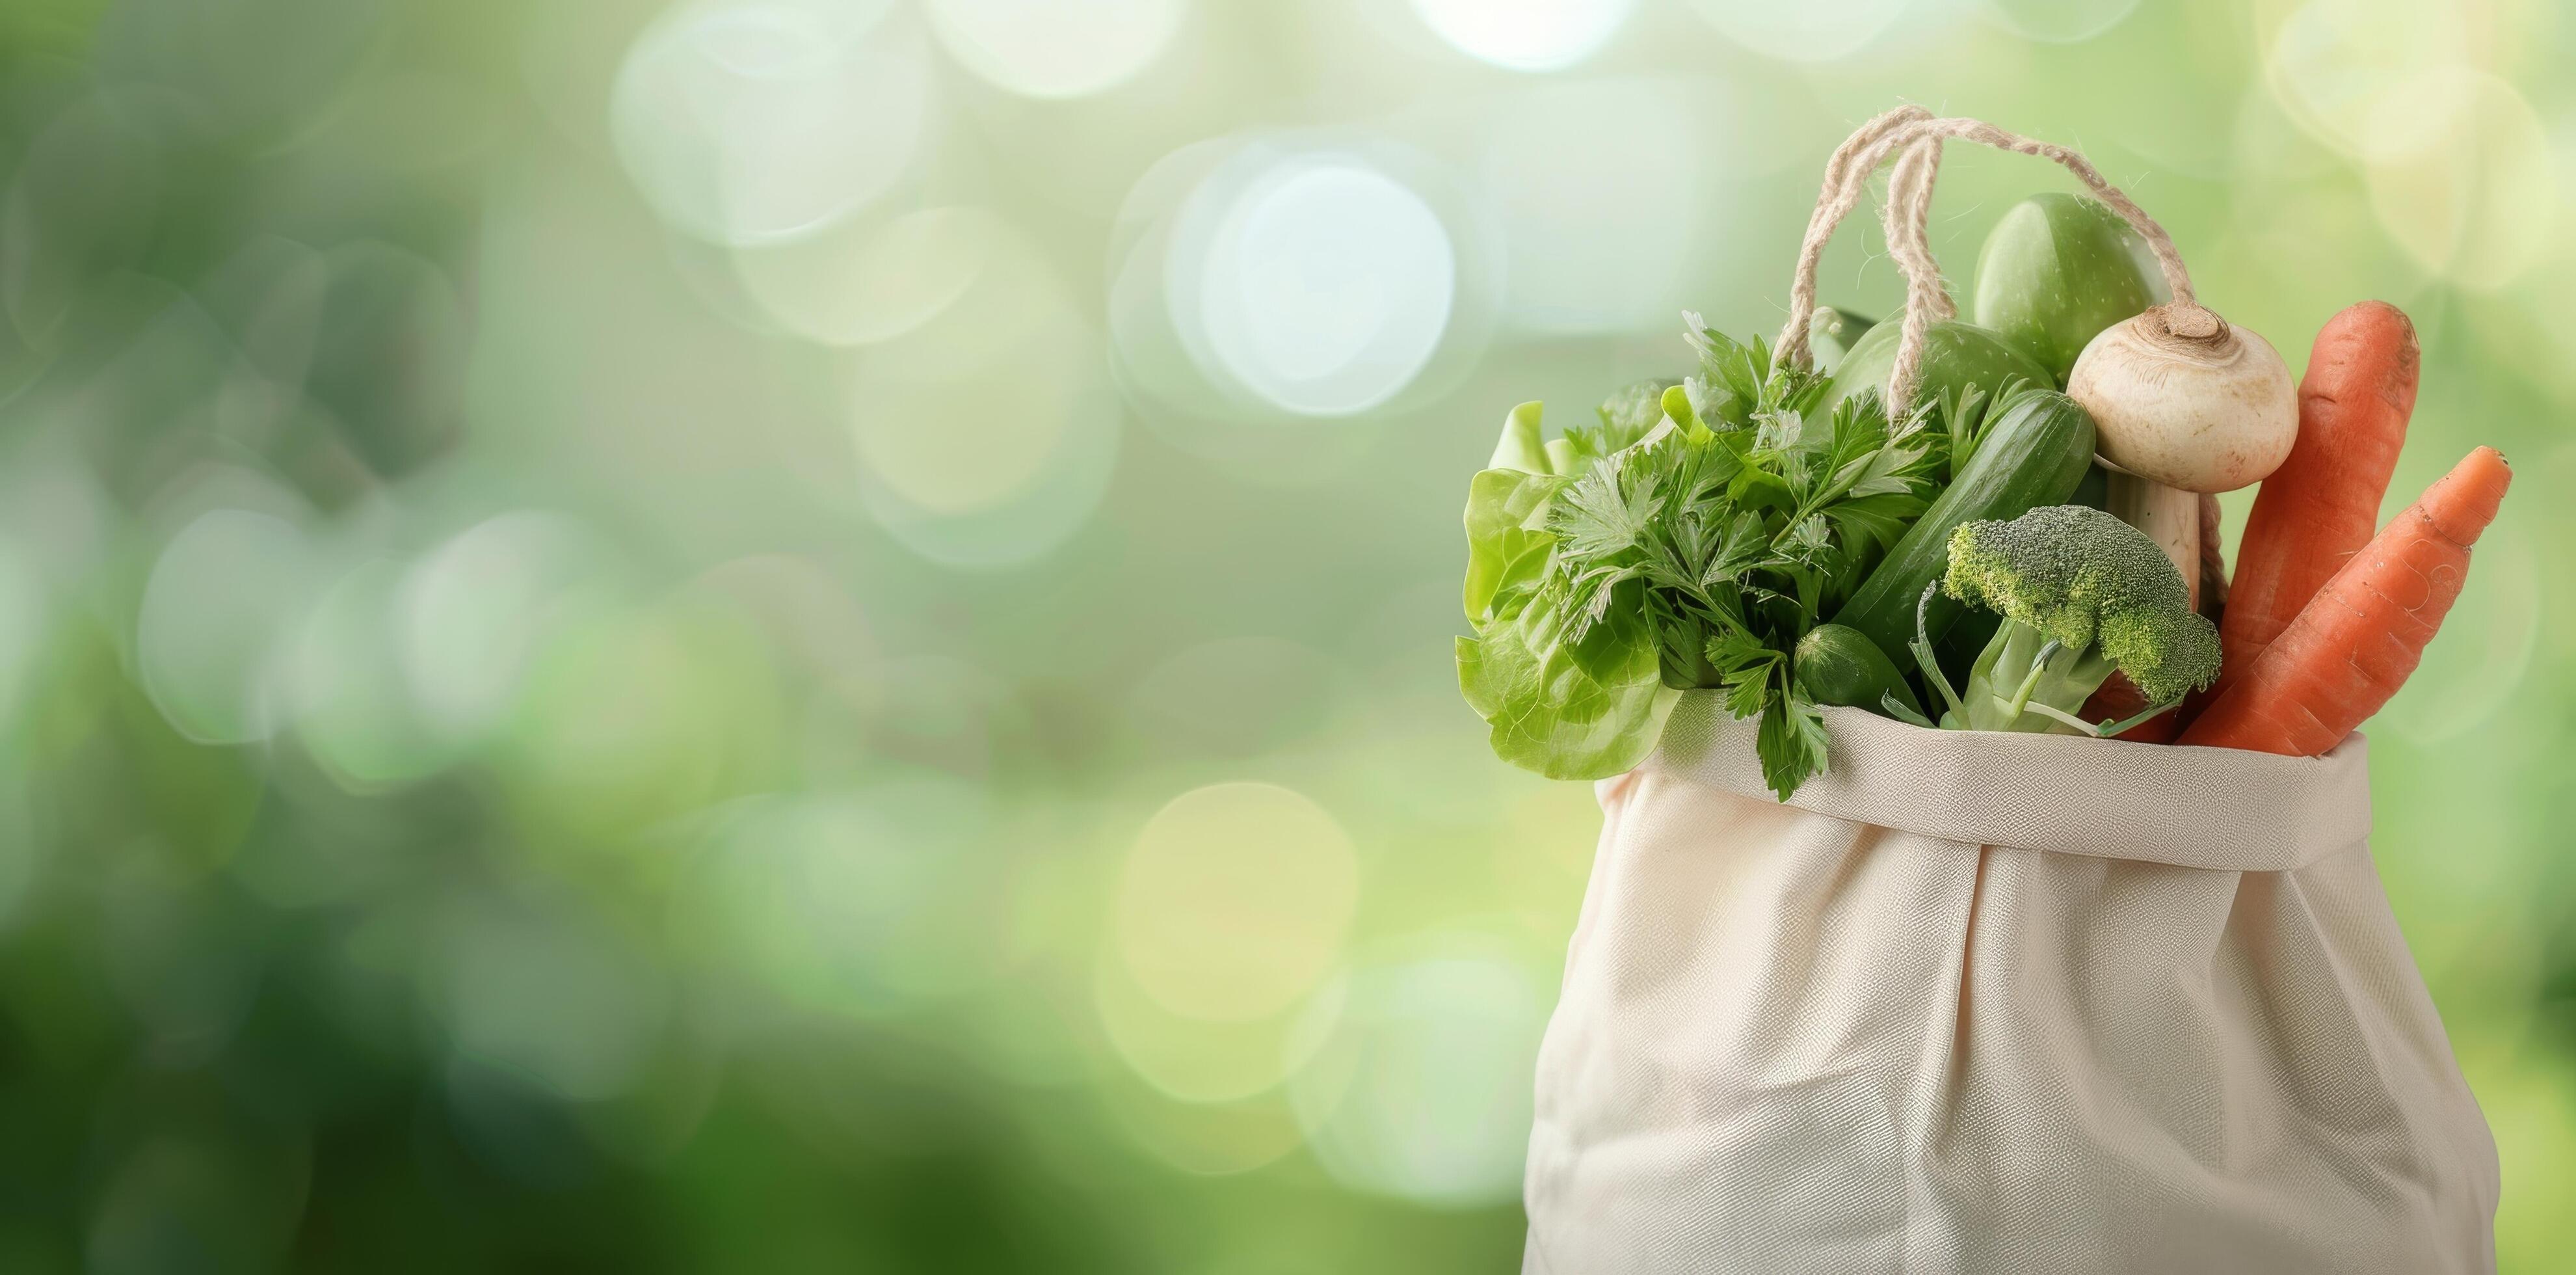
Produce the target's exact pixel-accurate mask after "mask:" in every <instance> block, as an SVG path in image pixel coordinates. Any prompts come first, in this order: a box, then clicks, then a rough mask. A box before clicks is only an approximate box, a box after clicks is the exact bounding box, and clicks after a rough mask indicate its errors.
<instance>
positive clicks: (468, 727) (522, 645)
mask: <svg viewBox="0 0 2576 1275" xmlns="http://www.w3.org/2000/svg"><path fill="white" fill-rule="evenodd" d="M599 568H600V564H599V563H598V562H596V561H595V558H594V555H593V554H592V553H591V551H590V545H589V537H588V535H587V534H586V533H585V532H584V531H583V530H582V528H581V527H580V525H579V524H577V523H574V522H573V521H572V520H570V519H569V518H566V517H564V516H562V515H560V514H552V513H541V512H535V511H520V512H514V513H506V514H501V515H499V516H497V517H494V518H490V519H487V520H485V521H483V522H480V523H477V524H475V525H474V526H472V527H468V528H467V529H465V530H464V531H461V532H458V533H457V534H456V535H455V536H453V537H451V538H449V539H448V540H447V541H446V542H445V543H442V544H440V545H439V546H437V547H436V548H434V549H432V550H431V551H430V552H429V553H427V554H426V555H424V556H422V558H421V559H420V561H419V562H417V563H415V564H414V565H413V567H412V568H411V571H410V572H409V574H408V575H406V576H405V577H404V579H403V583H402V586H401V589H400V591H399V594H398V595H397V597H396V599H395V601H394V611H395V614H394V618H393V629H394V635H393V645H394V650H395V653H396V654H397V655H398V656H399V657H400V659H401V661H402V668H403V674H404V678H405V680H406V682H407V683H408V684H409V687H410V691H411V696H412V699H413V700H414V702H416V703H417V704H418V706H419V711H420V712H421V714H422V716H423V718H424V719H425V720H426V722H427V724H428V725H429V727H430V728H431V729H433V730H434V731H436V732H437V733H438V734H439V736H440V737H442V738H445V739H448V740H452V741H457V742H468V741H472V740H475V739H478V738H481V737H482V736H483V735H485V734H486V733H488V732H489V731H491V730H492V728H493V727H494V726H496V725H498V724H499V723H500V722H501V720H502V719H503V717H505V716H506V715H507V714H508V713H509V711H510V709H511V707H512V705H514V704H515V703H516V702H517V699H518V695H519V691H520V688H521V684H522V681H523V679H524V677H525V675H526V673H527V668H528V662H529V660H530V658H531V656H532V655H533V653H534V652H535V650H536V647H537V643H538V640H539V638H540V637H541V636H542V635H543V632H544V629H545V627H546V625H547V624H548V623H549V622H550V621H551V620H552V619H553V618H555V617H558V616H560V615H561V614H562V613H563V612H564V611H565V610H566V608H567V606H568V605H569V603H570V601H571V599H572V598H574V597H577V596H578V590H577V589H575V587H574V586H575V585H576V583H577V582H578V581H580V580H581V579H582V578H584V576H585V575H586V574H588V573H591V572H595V571H597V570H599Z"/></svg>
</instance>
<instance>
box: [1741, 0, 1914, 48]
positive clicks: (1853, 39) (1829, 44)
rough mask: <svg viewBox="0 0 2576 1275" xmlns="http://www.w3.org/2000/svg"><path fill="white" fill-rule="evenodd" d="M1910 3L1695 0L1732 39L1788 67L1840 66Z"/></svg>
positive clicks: (1906, 0)
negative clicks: (1795, 64) (1808, 64)
mask: <svg viewBox="0 0 2576 1275" xmlns="http://www.w3.org/2000/svg"><path fill="white" fill-rule="evenodd" d="M1908 3H1909V0H1799V2H1798V3H1795V4H1781V3H1779V2H1778V0H1692V5H1693V7H1695V8H1697V9H1698V10H1699V15H1700V16H1701V17H1702V18H1705V19H1707V20H1708V24H1709V25H1710V26H1713V27H1716V28H1717V29H1718V31H1719V33H1720V34H1723V35H1724V36H1725V37H1726V38H1727V39H1730V40H1733V41H1735V42H1736V43H1737V44H1740V45H1743V46H1744V47H1745V48H1748V49H1751V50H1753V51H1754V52H1756V53H1759V54H1761V55H1763V56H1764V57H1769V58H1777V59H1779V60H1781V61H1783V62H1834V61H1839V60H1841V59H1843V58H1846V57H1849V56H1851V55H1852V54H1854V53H1858V52H1860V51H1861V50H1862V49H1863V48H1866V47H1867V46H1868V45H1869V43H1870V42H1871V41H1873V40H1875V39H1877V38H1878V37H1879V35H1880V34H1882V33H1883V32H1885V31H1886V30H1887V29H1888V27H1890V26H1892V25H1894V24H1895V22H1896V19H1897V17H1898V16H1899V15H1901V14H1903V13H1904V12H1905V9H1906V7H1907V4H1908Z"/></svg>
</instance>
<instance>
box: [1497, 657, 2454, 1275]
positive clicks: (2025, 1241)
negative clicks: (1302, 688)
mask: <svg viewBox="0 0 2576 1275" xmlns="http://www.w3.org/2000/svg"><path fill="white" fill-rule="evenodd" d="M1825 720H1826V728H1827V732H1828V734H1829V736H1830V739H1831V744H1830V748H1831V753H1832V769H1831V770H1830V771H1828V772H1827V773H1825V774H1823V775H1820V776H1817V777H1816V778H1813V779H1811V780H1809V781H1808V782H1807V783H1806V785H1805V786H1804V787H1802V788H1800V789H1799V790H1798V793H1797V795H1796V796H1795V797H1794V798H1793V799H1792V800H1791V801H1790V802H1788V803H1787V804H1785V805H1784V804H1782V803H1780V802H1778V801H1777V800H1775V799H1774V798H1773V797H1772V796H1771V794H1770V793H1769V792H1768V791H1767V790H1766V789H1765V788H1764V786H1763V782H1762V773H1761V768H1760V766H1759V764H1758V763H1757V762H1756V760H1755V757H1754V751H1753V736H1754V730H1755V724H1754V723H1753V722H1750V721H1744V722H1738V721H1733V720H1730V719H1728V718H1727V717H1726V716H1725V713H1724V710H1723V709H1722V708H1721V707H1720V706H1719V705H1718V704H1717V702H1716V700H1715V697H1714V696H1712V695H1710V694H1707V693H1693V694H1691V695H1689V696H1686V697H1685V699H1684V701H1683V703H1682V704H1681V705H1680V706H1679V707H1678V708H1677V709H1676V710H1675V712H1674V715H1673V718H1672V721H1671V724H1670V725H1669V726H1668V727H1667V729H1666V732H1665V735H1664V739H1663V743H1662V746H1661V748H1660V750H1659V751H1658V752H1657V753H1656V754H1655V755H1654V756H1653V757H1652V758H1651V759H1650V760H1649V761H1648V762H1647V763H1646V764H1645V765H1644V766H1642V767H1640V768H1639V769H1638V770H1636V771H1634V772H1632V773H1630V774H1627V775H1623V776H1621V777H1619V778H1616V779H1609V780H1604V781H1602V782H1601V783H1600V784H1599V786H1598V792H1599V796H1600V800H1601V806H1602V810H1603V812H1604V815H1605V823H1604V825H1603V828H1602V834H1601V843H1600V850H1599V853H1598V856H1597V857H1596V858H1595V860H1594V862H1593V867H1592V877H1591V883H1590V885H1589V886H1588V888H1587V890H1586V892H1585V895H1584V900H1583V910H1582V915H1581V920H1580V922H1579V923H1578V925H1577V927H1576V929H1575V933H1574V938H1573V942H1572V945H1571V947H1570V948H1569V950H1568V953H1567V960H1566V972H1565V984H1564V992H1563V996H1562V999H1561V1001H1560V1002H1559V1004H1558V1007H1557V1009H1556V1012H1555V1015H1554V1017H1553V1018H1552V1019H1551V1020H1550V1022H1549V1024H1548V1028H1547V1034H1546V1038H1545V1041H1544V1043H1543V1045H1542V1046H1541V1048H1540V1053H1539V1061H1538V1071H1537V1106H1536V1122H1535V1125H1534V1127H1533V1129H1532V1132H1531V1135H1530V1149H1529V1165H1528V1176H1527V1183H1526V1193H1525V1194H1526V1202H1527V1205H1528V1210H1529V1227H1530V1230H1529V1239H1528V1246H1527V1256H1526V1258H1525V1260H1524V1267H1523V1269H1524V1270H1525V1271H1530V1272H1541V1271H1544V1272H1563V1273H1568V1275H1570V1273H1573V1272H1614V1271H1693V1272H1699V1271H1759V1272H1776V1273H1787V1272H1801V1271H1819V1272H1822V1271H1832V1272H1860V1271H1934V1272H1949V1271H2042V1272H2088V1271H2106V1272H2107V1271H2123V1272H2125V1271H2155V1272H2167V1271H2170V1272H2236V1271H2243V1272H2263V1273H2266V1275H2287V1273H2292V1272H2311V1271H2313V1272H2320V1273H2323V1272H2335V1273H2337V1275H2352V1273H2354V1272H2375V1271H2388V1272H2409V1273H2410V1275H2420V1273H2424V1272H2460V1271H2489V1270H2492V1269H2493V1268H2494V1264H2495V1256H2494V1239H2493V1222H2494V1215H2495V1207H2496V1195H2497V1174H2496V1153H2495V1144H2494V1142H2493V1140H2492V1139H2491V1137H2490V1135H2489V1133H2488V1130H2487V1125H2486V1122H2485V1120H2484V1118H2483V1117H2482V1116H2481V1115H2480V1113H2479V1111H2478V1107H2477V1103H2476V1101H2475V1100H2474V1099H2473V1098H2471V1096H2470V1094H2469V1091H2468V1087H2467V1085H2466V1084H2465V1083H2464V1082H2463V1081H2462V1080H2461V1078H2460V1072H2459V1068H2458V1065H2457V1064H2456V1063H2455V1062H2454V1061H2453V1059H2452V1056H2451V1050H2450V1045H2449V1042H2448V1040H2447V1039H2446V1038H2445V1037H2444V1035H2443V1032H2442V1024H2441V1020H2440V1018H2439V1017H2438V1016H2437V1015H2436V1014H2435V1012H2434V1009H2433V1004H2432V1001H2431V999H2430V998H2429V997H2428V996H2427V995H2426V993H2425V990H2424V984H2423V981H2422V979H2421V978H2420V977H2419V976H2418V974H2417V972H2416V969H2415V965H2414V962H2413V960H2412V958H2411V957H2410V956H2409V955H2408V953H2407V950H2406V942H2405V939H2404V937H2403V936H2402V935H2400V934H2399V932H2398V929H2397V923H2396V920H2395V919H2394V917H2392V916H2391V914H2390V912H2389V907H2388V901H2387V898H2386V896H2385V894H2384V893H2383V892H2382V890H2381V888H2380V883H2379V877H2378V874H2377V871H2376V869H2375V868H2374V867H2373V865H2372V861H2371V856H2370V849H2369V846H2368V844H2367V835H2368V832H2369V827H2370V790H2369V769H2368V765H2367V762H2366V760H2365V752H2366V748H2365V744H2364V741H2363V739H2362V737H2361V736H2359V735H2355V736H2354V737H2353V738H2352V739H2350V740H2349V741H2347V742H2346V743H2345V744H2343V746H2341V747H2339V748H2337V749H2336V750H2335V751H2334V752H2332V753H2330V754H2328V755H2326V756H2324V757H2321V758H2288V757H2275V756H2270V755H2266V754H2257V753H2248V752H2241V751H2236V750H2229V749H2212V748H2184V747H2178V746H2167V745H2152V744H2133V743H2125V742H2121V741H2118V740H2096V739H2085V738H2077V737H2071V736H2056V735H2025V734H2007V733H1994V732H1968V731H1938V730H1925V729H1922V728H1920V727H1915V726H1909V725H1906V724H1904V723H1902V722H1895V721H1889V720H1887V719H1885V718H1881V717H1877V716H1875V715H1872V714H1870V713H1866V712H1863V711H1860V710H1858V709H1849V708H1832V709H1827V710H1825Z"/></svg>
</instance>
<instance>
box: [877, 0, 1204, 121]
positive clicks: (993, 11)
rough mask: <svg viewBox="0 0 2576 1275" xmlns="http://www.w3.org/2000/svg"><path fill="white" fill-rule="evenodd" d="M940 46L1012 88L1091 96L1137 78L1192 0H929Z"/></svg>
mask: <svg viewBox="0 0 2576 1275" xmlns="http://www.w3.org/2000/svg"><path fill="white" fill-rule="evenodd" d="M923 12H924V14H925V15H926V16H927V17H928V18H929V20H930V29H931V32H932V33H933V34H934V35H936V36H937V37H938V39H939V43H940V46H941V47H942V48H944V49H946V50H947V51H948V56H950V57H952V58H954V59H956V60H957V63H958V64H959V65H960V66H963V67H965V68H966V69H967V70H968V71H971V72H973V73H974V74H975V76H976V77H977V78H979V79H982V80H984V81H986V82H987V83H990V84H992V85H993V86H994V87H996V88H999V89H1002V90H1004V91H1006V92H1010V93H1016V94H1019V95H1020V96H1022V97H1033V98H1075V97H1088V96H1091V95H1092V94H1095V93H1103V92H1107V91H1108V90H1110V89H1113V88H1116V87H1117V86H1119V85H1121V84H1124V83H1126V82H1127V81H1129V80H1132V79H1134V78H1135V77H1136V76H1137V75H1138V74H1140V73H1142V72H1143V71H1144V70H1145V69H1146V68H1147V67H1149V66H1151V65H1153V63H1154V62H1155V60H1156V59H1158V58H1160V57H1161V56H1162V55H1163V53H1164V52H1165V51H1166V50H1167V49H1169V48H1170V47H1171V44H1172V40H1173V38H1174V37H1175V36H1177V35H1179V34H1180V30H1181V24H1182V23H1183V22H1184V21H1185V20H1186V19H1187V18H1188V17H1189V5H1188V3H1187V0H924V4H923Z"/></svg>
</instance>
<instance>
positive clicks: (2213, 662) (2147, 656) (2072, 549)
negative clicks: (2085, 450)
mask: <svg viewBox="0 0 2576 1275" xmlns="http://www.w3.org/2000/svg"><path fill="white" fill-rule="evenodd" d="M1934 587H1936V586H1926V587H1925V588H1924V590H1923V601H1924V602H1929V601H1930V600H1931V596H1932V589H1933V588H1934ZM1937 587H1938V588H1940V589H1941V590H1942V591H1944V592H1946V593H1948V594H1949V595H1950V596H1951V597H1953V598H1957V599H1958V600H1960V601H1962V602H1966V603H1968V604H1970V605H1973V606H1981V607H1984V608H1986V609H1987V610H1989V611H1993V612H1995V613H1996V614H1997V615H2000V616H2002V617H2003V624H2002V625H2001V626H2000V627H1998V628H1997V629H1996V630H1995V636H1994V640H1993V641H1991V642H1988V643H1987V644H1986V649H1985V650H1984V651H1982V652H1980V653H1979V654H1978V656H1977V661H1976V663H1975V664H1974V665H1971V666H1970V668H1969V671H1968V688H1967V692H1966V693H1965V694H1964V695H1962V694H1959V693H1957V692H1955V691H1953V690H1952V689H1951V687H1950V683H1949V680H1948V679H1947V678H1944V677H1943V676H1942V675H1941V668H1940V665H1939V664H1938V663H1936V662H1935V661H1934V660H1933V658H1932V650H1931V643H1930V641H1929V640H1928V639H1927V638H1925V637H1924V636H1923V635H1922V634H1921V633H1920V631H1919V630H1920V628H1921V625H1920V622H1919V620H1918V623H1917V629H1918V634H1917V640H1916V642H1915V648H1916V649H1915V652H1914V658H1915V662H1916V663H1917V664H1919V665H1921V666H1922V668H1923V675H1924V677H1925V678H1926V679H1927V680H1928V681H1930V682H1931V683H1932V687H1933V689H1934V690H1936V691H1938V692H1939V693H1940V696H1941V699H1942V700H1943V702H1944V703H1946V704H1947V705H1948V706H1949V711H1947V712H1945V713H1944V714H1942V717H1941V725H1942V726H1944V727H1947V728H1950V729H1954V730H2018V731H2049V730H2058V729H2061V728H2062V729H2071V730H2074V731H2077V732H2079V733H2082V734H2087V735H2116V734H2119V733H2120V732H2121V731H2124V730H2127V729H2128V728H2130V727H2131V726H2134V725H2136V724H2137V723H2138V722H2141V721H2144V720H2145V719H2147V718H2149V717H2153V716H2155V715H2156V714H2158V713H2161V712H2164V711H2165V710H2167V709H2169V708H2172V707H2173V706H2174V705H2175V704H2176V703H2179V702H2180V701H2181V700H2182V697H2183V696H2185V695H2187V694H2189V693H2191V692H2192V691H2194V690H2197V689H2200V688H2202V687H2205V686H2208V685H2209V684H2210V683H2211V682H2213V681H2215V680H2217V677H2218V629H2217V627H2216V626H2215V625H2212V624H2211V623H2210V622H2209V621H2208V620H2206V619H2204V618H2202V617H2201V616H2200V615H2199V614H2197V613H2196V612H2194V611H2193V610H2192V607H2191V589H2190V587H2189V586H2187V585H2185V584H2184V583H2183V579H2182V573H2181V572H2179V571H2177V570H2175V569H2174V565H2173V561H2172V560H2171V559H2169V558H2167V557H2165V554H2164V551H2163V550H2162V549H2160V548H2158V547H2157V546H2156V542H2155V541H2154V540H2151V539H2149V538H2148V536H2147V534H2146V533H2145V532H2142V531H2140V530H2138V529H2137V528H2135V527H2132V526H2130V525H2129V524H2127V523H2125V522H2122V521H2120V520H2119V519H2117V518H2114V517H2112V516H2111V515H2109V514H2107V513H2104V512H2102V511H2101V510H2099V509H2091V508H2087V507H2085V506H2083V505H2049V506H2045V507H2042V508H2039V509H2033V510H2031V511H2030V512H2029V513H2026V514H2023V515H2022V516H2021V517H2019V518H2015V519H2013V520H2012V521H2010V522H1993V521H1988V522H1970V523H1963V524H1961V525H1960V527H1959V529H1958V530H1957V531H1955V532H1952V533H1951V535H1950V567H1949V571H1948V572H1947V574H1946V575H1944V577H1943V578H1942V580H1941V582H1940V584H1939V585H1938V586H1937ZM1917 613H1918V616H1919V614H1920V608H1919V607H1918V611H1917ZM2114 669H2116V670H2118V671H2120V672H2122V673H2126V674H2128V676H2129V680H2130V681H2132V682H2135V683H2137V684H2138V689H2139V690H2140V691H2143V692H2145V694H2146V697H2147V699H2148V701H2149V702H2151V703H2153V704H2154V705H2155V707H2154V708H2150V709H2148V710H2147V711H2146V712H2144V713H2141V714H2139V715H2138V716H2136V717H2133V718H2130V719H2129V720H2128V721H2125V722H2111V721H2107V720H2106V721H2103V722H2100V723H2098V724H2097V723H2089V722H2086V721H2084V720H2083V719H2082V718H2081V717H2080V716H2078V714H2080V713H2081V712H2082V711H2083V708H2084V701H2085V700H2087V699H2090V698H2092V695H2093V692H2094V691H2096V690H2098V689H2100V688H2101V685H2102V683H2103V682H2104V681H2105V680H2107V679H2108V678H2109V677H2110V676H2111V673H2112V671H2113V670H2114Z"/></svg>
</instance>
